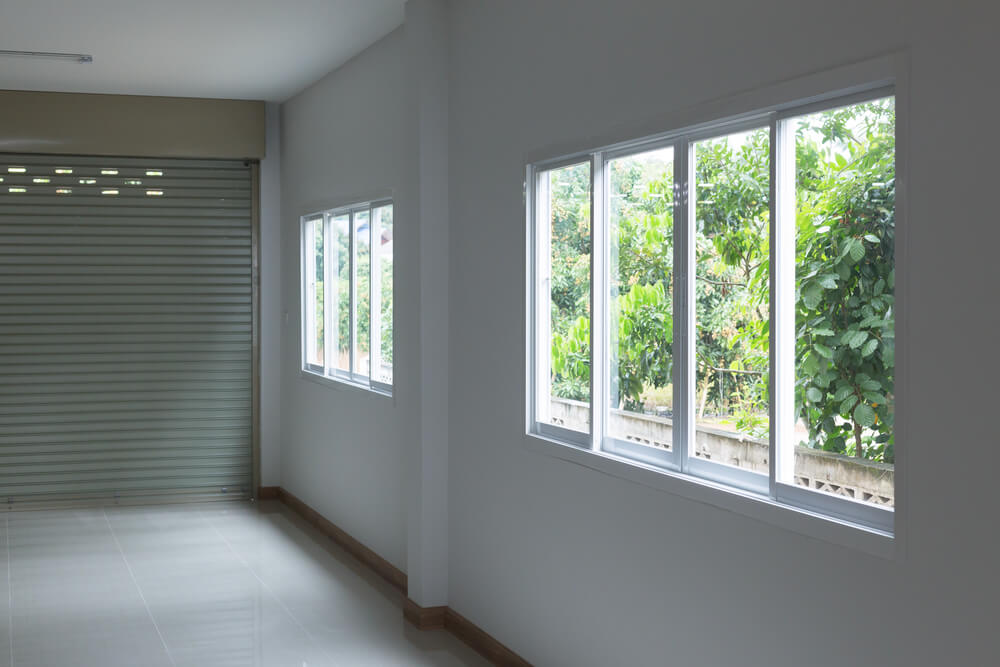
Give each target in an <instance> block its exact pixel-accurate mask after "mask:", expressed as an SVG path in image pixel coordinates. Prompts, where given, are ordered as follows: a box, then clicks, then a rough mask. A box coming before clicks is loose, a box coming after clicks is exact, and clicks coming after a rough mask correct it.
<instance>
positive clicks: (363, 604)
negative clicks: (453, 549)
mask: <svg viewBox="0 0 1000 667" xmlns="http://www.w3.org/2000/svg"><path fill="white" fill-rule="evenodd" d="M0 531H2V533H3V534H2V535H0V545H2V548H0V604H2V601H3V599H5V598H6V599H7V601H8V604H7V610H6V613H2V614H0V667H7V666H10V667H91V666H93V667H98V666H100V667H110V666H118V665H122V666H126V665H127V666H128V667H161V666H165V667H169V666H171V665H177V666H180V665H183V666H185V667H187V666H190V667H195V666H197V667H214V666H216V665H219V666H227V667H228V666H232V667H236V666H243V665H247V666H253V667H272V666H279V665H280V666H282V667H284V666H287V667H320V666H326V665H379V666H392V665H449V666H450V665H485V664H486V663H485V662H484V661H482V660H481V659H480V658H479V657H478V656H477V655H476V654H475V653H474V652H472V651H471V650H470V649H469V648H467V647H466V646H465V645H464V644H462V643H461V642H459V641H458V640H457V639H455V638H454V637H452V636H451V635H448V634H446V633H444V632H440V631H438V632H420V631H418V630H415V629H413V628H412V627H411V626H409V625H408V624H406V622H405V621H404V620H403V618H402V612H401V608H400V594H399V593H398V592H396V591H395V590H394V589H393V588H391V587H390V586H389V585H387V584H386V583H385V582H383V581H382V580H381V579H378V578H377V577H375V576H374V575H372V574H371V573H370V572H369V571H368V570H366V569H364V568H363V567H362V566H360V565H359V564H358V563H357V562H356V561H354V560H353V559H352V558H351V557H350V556H349V555H347V554H345V553H344V552H342V551H340V549H339V548H338V547H336V545H334V544H332V543H331V542H330V541H329V540H327V539H326V538H325V537H323V536H321V535H319V534H318V533H317V532H316V531H315V530H313V529H312V528H311V527H310V526H308V525H307V524H306V523H305V522H303V521H302V520H301V519H300V518H299V517H297V516H295V515H294V514H292V513H291V512H289V511H288V510H287V509H286V508H285V507H283V506H281V505H278V504H276V503H266V502H265V503H260V504H259V505H253V504H250V503H225V504H223V503H213V504H204V505H172V506H153V507H113V508H106V509H101V508H90V509H77V510H54V511H29V512H10V513H7V514H6V515H4V517H0Z"/></svg>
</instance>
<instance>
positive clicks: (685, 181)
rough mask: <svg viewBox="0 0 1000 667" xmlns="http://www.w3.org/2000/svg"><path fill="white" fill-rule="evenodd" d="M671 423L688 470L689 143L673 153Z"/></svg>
mask: <svg viewBox="0 0 1000 667" xmlns="http://www.w3.org/2000/svg"><path fill="white" fill-rule="evenodd" d="M674 156H675V157H674V160H675V162H674V408H675V410H674V423H673V445H674V451H675V452H676V457H677V461H676V463H677V465H678V467H679V468H680V469H681V470H684V471H686V470H687V468H688V458H689V453H690V452H691V451H692V449H693V447H694V398H695V382H694V352H695V338H694V307H695V298H694V287H695V279H694V269H695V261H694V227H695V212H694V206H695V198H694V196H693V194H692V189H693V188H694V160H693V156H692V147H691V143H690V142H689V141H688V140H687V139H683V140H681V141H679V142H678V143H677V146H676V148H675V149H674Z"/></svg>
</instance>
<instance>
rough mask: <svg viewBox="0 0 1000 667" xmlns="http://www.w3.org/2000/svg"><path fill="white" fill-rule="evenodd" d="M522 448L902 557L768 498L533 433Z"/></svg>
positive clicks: (881, 541) (870, 538) (852, 527)
mask: <svg viewBox="0 0 1000 667" xmlns="http://www.w3.org/2000/svg"><path fill="white" fill-rule="evenodd" d="M524 443H525V447H526V448H527V449H528V450H529V451H532V452H535V453H537V454H541V455H544V456H551V457H554V458H558V459H562V460H564V461H569V462H572V463H576V464H578V465H582V466H584V467H587V468H591V469H592V470H597V471H598V472H602V473H605V474H608V475H611V476H614V477H619V478H621V479H625V480H628V481H630V482H635V483H637V484H642V485H644V486H648V487H651V488H654V489H657V490H659V491H664V492H666V493H670V494H673V495H678V496H681V497H684V498H687V499H688V500H693V501H695V502H700V503H704V504H707V505H712V506H714V507H718V508H720V509H723V510H727V511H730V512H735V513H737V514H741V515H743V516H746V517H749V518H751V519H756V520H758V521H763V522H764V523H768V524H771V525H773V526H777V527H779V528H783V529H785V530H789V531H791V532H794V533H799V534H801V535H806V536H808V537H812V538H815V539H819V540H823V541H825V542H829V543H831V544H836V545H838V546H842V547H846V548H849V549H854V550H857V551H861V552H864V553H867V554H870V555H873V556H877V557H879V558H884V559H887V560H894V559H897V558H899V551H898V549H899V545H898V543H897V541H896V540H895V539H894V537H893V535H891V534H889V533H884V532H881V531H877V530H873V529H871V528H868V527H865V526H859V525H856V524H853V523H848V522H846V521H841V520H838V519H835V518H831V517H828V516H825V515H822V514H817V513H814V512H810V511H808V510H804V509H802V508H799V507H795V506H792V505H787V504H784V503H780V502H777V501H775V500H773V499H772V498H770V497H768V496H766V495H759V494H755V493H750V492H746V491H741V490H739V489H734V488H732V487H728V486H724V485H721V484H716V483H714V482H711V481H709V480H705V479H702V478H699V477H693V476H691V475H687V474H683V473H678V472H673V471H670V470H664V469H661V468H656V467H654V466H650V465H646V464H643V463H640V462H636V461H633V460H631V459H625V458H622V457H619V456H615V455H614V454H609V453H607V452H598V451H593V450H589V449H581V448H580V447H577V446H574V445H569V444H566V443H562V442H560V441H558V440H553V439H551V438H547V437H545V436H543V435H538V434H535V433H528V434H526V436H525V438H524Z"/></svg>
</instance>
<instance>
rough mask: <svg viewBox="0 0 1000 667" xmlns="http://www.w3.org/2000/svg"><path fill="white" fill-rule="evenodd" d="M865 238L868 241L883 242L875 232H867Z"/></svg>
mask: <svg viewBox="0 0 1000 667" xmlns="http://www.w3.org/2000/svg"><path fill="white" fill-rule="evenodd" d="M865 240H866V241H870V242H872V243H881V242H882V239H880V238H879V237H877V236H875V235H874V234H865Z"/></svg>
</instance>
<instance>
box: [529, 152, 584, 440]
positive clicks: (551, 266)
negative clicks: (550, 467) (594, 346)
mask: <svg viewBox="0 0 1000 667" xmlns="http://www.w3.org/2000/svg"><path fill="white" fill-rule="evenodd" d="M538 206H539V216H538V219H539V230H538V231H539V238H538V245H539V250H540V252H539V256H538V257H537V259H536V261H537V266H536V270H537V272H538V278H539V281H538V290H539V291H538V294H537V297H536V298H537V303H538V313H536V317H537V320H538V332H537V334H538V339H537V340H536V355H537V357H536V363H537V372H538V373H539V377H537V378H536V392H537V400H538V405H537V406H536V412H537V415H538V420H539V421H540V422H542V423H548V424H554V425H557V426H560V427H562V428H566V429H570V430H573V431H579V432H582V433H589V432H590V369H591V366H590V364H591V354H590V252H591V227H590V225H591V212H590V208H591V206H590V163H589V162H584V163H581V164H576V165H572V166H569V167H563V168H560V169H553V170H551V171H548V172H544V173H542V174H541V178H540V180H539V201H538Z"/></svg>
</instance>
